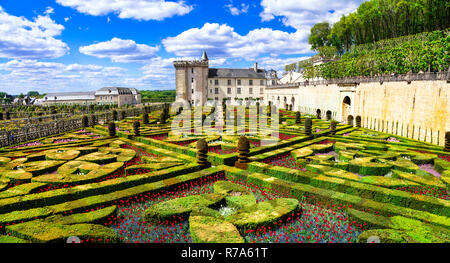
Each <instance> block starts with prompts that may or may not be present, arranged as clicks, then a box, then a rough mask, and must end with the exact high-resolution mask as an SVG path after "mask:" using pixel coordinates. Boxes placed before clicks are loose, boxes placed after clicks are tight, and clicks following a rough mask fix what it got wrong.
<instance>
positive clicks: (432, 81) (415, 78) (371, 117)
mask: <svg viewBox="0 0 450 263" xmlns="http://www.w3.org/2000/svg"><path fill="white" fill-rule="evenodd" d="M447 76H448V75H447V72H444V73H439V74H415V75H403V76H393V77H390V78H389V77H386V76H385V77H374V78H372V79H370V78H360V79H356V78H354V79H346V80H342V81H338V80H331V81H318V82H309V83H297V84H290V85H283V86H276V87H270V88H267V89H266V92H267V94H266V96H267V98H268V99H269V100H270V101H272V102H273V103H274V105H277V102H276V100H272V98H273V97H274V98H277V97H278V96H280V97H281V100H283V99H284V96H288V94H287V93H292V92H295V91H296V94H297V95H296V96H297V97H296V101H298V102H299V103H298V105H296V107H295V108H294V110H300V111H302V112H304V113H309V114H314V115H315V114H316V113H317V110H320V111H321V115H322V118H324V117H325V114H326V111H331V112H332V118H333V119H335V120H338V121H346V119H347V116H348V115H353V117H356V116H358V115H360V116H361V118H362V126H363V127H365V128H369V129H373V130H377V131H382V132H387V133H392V134H396V135H400V136H404V137H408V138H412V139H416V140H420V141H425V142H430V143H433V144H438V145H444V136H445V132H446V131H450V118H448V117H447V116H448V114H449V113H450V84H449V80H448V77H447ZM285 94H286V95H285ZM346 97H348V98H346ZM297 98H298V100H297ZM288 101H289V98H288ZM344 102H347V103H344Z"/></svg>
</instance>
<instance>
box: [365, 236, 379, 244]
mask: <svg viewBox="0 0 450 263" xmlns="http://www.w3.org/2000/svg"><path fill="white" fill-rule="evenodd" d="M367 243H380V238H379V237H378V236H370V237H368V238H367Z"/></svg>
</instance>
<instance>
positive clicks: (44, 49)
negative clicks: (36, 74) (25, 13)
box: [0, 6, 69, 59]
mask: <svg viewBox="0 0 450 263" xmlns="http://www.w3.org/2000/svg"><path fill="white" fill-rule="evenodd" d="M62 30H64V26H62V25H59V24H56V23H55V21H53V20H52V19H51V18H50V17H49V16H48V15H46V16H38V17H37V18H35V19H34V21H30V20H28V19H26V18H24V17H17V16H13V15H10V14H8V13H6V12H5V11H4V10H3V8H2V7H1V6H0V57H3V58H15V59H44V58H57V57H61V56H63V55H65V54H66V53H67V52H68V51H69V47H68V46H67V44H66V43H64V42H62V41H61V40H59V39H56V38H55V37H56V36H59V35H60V34H61V32H62Z"/></svg>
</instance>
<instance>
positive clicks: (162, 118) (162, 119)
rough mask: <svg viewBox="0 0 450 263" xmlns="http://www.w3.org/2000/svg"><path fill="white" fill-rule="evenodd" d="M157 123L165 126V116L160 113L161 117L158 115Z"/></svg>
mask: <svg viewBox="0 0 450 263" xmlns="http://www.w3.org/2000/svg"><path fill="white" fill-rule="evenodd" d="M159 123H160V124H166V114H164V112H162V113H161V115H159Z"/></svg>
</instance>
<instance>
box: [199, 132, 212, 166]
mask: <svg viewBox="0 0 450 263" xmlns="http://www.w3.org/2000/svg"><path fill="white" fill-rule="evenodd" d="M207 159H208V143H207V142H206V140H205V139H203V138H202V139H200V140H198V141H197V163H198V164H199V165H200V166H210V165H211V164H210V163H209V162H208V160H207Z"/></svg>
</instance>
